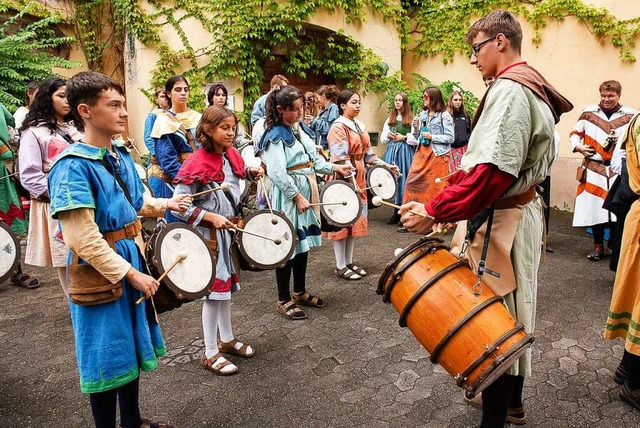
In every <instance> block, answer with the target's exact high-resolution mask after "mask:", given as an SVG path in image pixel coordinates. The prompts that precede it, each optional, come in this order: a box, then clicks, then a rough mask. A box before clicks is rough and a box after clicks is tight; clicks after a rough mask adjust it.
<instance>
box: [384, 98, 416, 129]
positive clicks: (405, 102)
mask: <svg viewBox="0 0 640 428" xmlns="http://www.w3.org/2000/svg"><path fill="white" fill-rule="evenodd" d="M398 95H400V96H401V97H402V110H401V111H400V115H401V116H402V125H403V126H411V121H412V120H413V113H412V112H411V104H409V97H408V96H407V94H405V93H404V92H398V93H397V94H396V96H395V97H393V102H394V106H393V108H392V109H391V113H390V114H389V126H394V125H395V124H396V121H397V120H396V118H397V116H398V112H397V111H396V106H395V100H396V97H397V96H398Z"/></svg>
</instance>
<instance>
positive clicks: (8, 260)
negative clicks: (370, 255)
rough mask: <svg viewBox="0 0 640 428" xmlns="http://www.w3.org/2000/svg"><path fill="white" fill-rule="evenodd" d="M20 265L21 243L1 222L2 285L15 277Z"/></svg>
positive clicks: (0, 269)
mask: <svg viewBox="0 0 640 428" xmlns="http://www.w3.org/2000/svg"><path fill="white" fill-rule="evenodd" d="M19 263H20V242H19V241H18V238H17V237H16V235H15V234H14V233H13V231H12V230H11V228H10V227H9V226H7V225H6V224H4V223H3V222H1V221H0V284H2V283H3V282H4V281H5V280H7V279H8V278H9V277H10V276H12V275H15V274H16V272H17V270H18V264H19Z"/></svg>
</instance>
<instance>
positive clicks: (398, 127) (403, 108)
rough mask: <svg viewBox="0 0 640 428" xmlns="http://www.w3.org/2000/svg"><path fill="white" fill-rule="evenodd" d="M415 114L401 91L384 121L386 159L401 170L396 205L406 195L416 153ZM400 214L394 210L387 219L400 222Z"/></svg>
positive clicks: (398, 178) (382, 138) (382, 135)
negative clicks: (412, 125) (405, 190)
mask: <svg viewBox="0 0 640 428" xmlns="http://www.w3.org/2000/svg"><path fill="white" fill-rule="evenodd" d="M412 121H413V114H412V113H411V104H409V98H408V97H407V94H405V93H402V92H399V93H397V94H396V96H395V97H394V98H393V110H392V111H391V113H390V114H389V118H388V119H387V120H386V122H385V123H384V127H383V128H382V134H380V141H382V143H383V144H386V145H387V150H386V151H385V152H384V161H385V162H386V163H388V164H390V165H396V166H397V167H398V169H399V170H400V175H399V176H398V177H397V178H396V183H397V185H398V190H397V192H396V197H395V203H396V205H401V204H402V198H403V197H404V181H405V179H406V177H407V175H408V174H409V169H410V168H411V162H413V155H415V153H416V146H417V145H418V140H416V139H415V137H414V136H413V134H412V133H411V123H412ZM399 222H400V215H399V214H398V210H397V209H395V210H394V211H393V215H392V216H391V218H390V219H389V220H388V221H387V224H398V223H399Z"/></svg>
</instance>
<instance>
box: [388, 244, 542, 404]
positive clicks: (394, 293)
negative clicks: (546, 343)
mask: <svg viewBox="0 0 640 428" xmlns="http://www.w3.org/2000/svg"><path fill="white" fill-rule="evenodd" d="M412 247H413V248H409V249H408V250H405V252H403V253H402V254H400V255H399V256H398V257H397V258H396V259H395V260H393V261H392V262H390V263H389V264H388V265H387V268H386V269H385V273H383V275H382V277H381V279H380V284H379V288H378V293H379V294H382V292H385V291H387V290H388V288H389V287H390V286H392V289H391V294H390V295H389V298H390V303H391V304H392V305H393V306H394V308H395V309H396V311H398V313H402V312H403V310H405V306H406V305H407V303H408V302H409V301H410V300H411V299H412V297H413V296H414V295H415V294H416V293H417V292H418V290H419V289H420V288H421V287H422V286H423V285H424V284H425V283H427V282H429V280H430V279H432V278H433V277H434V276H436V275H438V274H439V273H440V272H441V271H442V270H443V269H445V268H447V267H448V266H451V265H452V264H455V263H456V262H458V259H457V258H456V257H455V256H454V255H452V254H451V253H449V251H448V247H446V246H445V245H443V244H442V241H440V240H424V239H423V240H421V241H419V244H418V245H416V244H414V245H413V246H412ZM422 251H424V253H423V254H422V256H419V254H420V253H421V252H422ZM414 257H417V258H418V259H417V261H415V263H413V264H412V265H410V266H409V267H408V268H407V269H406V271H404V272H403V273H402V275H401V276H400V277H399V278H398V279H397V280H395V284H393V283H394V277H395V276H394V275H395V274H394V272H398V271H399V270H400V269H402V267H403V266H404V265H405V264H407V262H408V261H409V260H411V259H412V258H414ZM476 282H477V277H476V275H475V274H474V273H473V272H472V271H471V270H470V269H469V268H468V267H466V266H461V267H457V268H454V269H453V270H451V271H450V272H448V273H446V274H444V275H443V276H442V277H441V278H440V279H438V280H436V281H435V282H433V285H432V286H430V287H429V288H428V289H427V290H426V291H425V292H424V294H422V295H421V296H420V297H419V298H418V299H417V300H416V302H415V304H414V306H413V307H412V308H411V309H410V311H409V312H408V315H407V316H406V326H407V327H408V328H409V330H410V331H411V332H412V333H413V335H414V336H415V337H416V339H418V341H419V342H420V343H421V344H422V346H424V348H425V349H426V350H427V351H428V352H429V353H430V354H432V353H433V352H434V351H435V350H436V348H437V347H438V345H439V343H440V342H441V341H442V340H443V338H444V337H445V336H446V335H447V334H448V333H449V334H451V333H450V331H452V330H453V329H454V328H455V326H456V325H457V324H458V323H460V322H461V320H463V318H464V317H465V316H467V315H468V314H469V313H470V312H472V311H474V309H475V308H477V307H478V305H481V304H483V302H486V303H489V301H490V299H492V298H494V300H496V301H495V302H494V303H489V304H488V305H487V306H486V307H485V308H484V309H482V310H480V311H478V312H477V313H476V314H475V315H474V316H472V317H471V318H470V319H469V320H468V321H466V322H465V323H464V324H463V325H462V327H460V328H459V329H458V330H457V331H456V332H455V333H453V335H451V337H450V339H449V340H448V341H447V342H446V344H445V345H444V346H442V345H441V348H440V350H439V354H438V355H437V356H436V361H434V359H433V355H432V362H437V363H438V364H440V365H441V366H442V367H443V368H444V369H445V370H446V371H447V372H448V373H449V374H451V375H452V376H453V377H454V378H456V380H457V382H458V385H459V386H461V387H462V388H464V389H465V391H466V393H467V395H468V396H474V395H476V394H477V393H478V392H480V391H482V390H483V389H485V388H486V387H487V386H488V385H490V384H491V382H492V381H493V380H495V378H497V377H498V376H499V375H501V374H502V373H504V372H505V371H506V370H508V369H509V367H510V366H511V365H512V364H513V363H514V362H515V360H516V359H517V358H518V357H519V356H521V355H522V354H523V353H524V352H525V351H526V349H527V347H528V346H529V344H530V343H531V342H532V341H533V336H531V335H528V334H527V333H526V332H525V331H524V330H523V329H522V328H519V329H518V327H521V325H518V324H517V323H516V321H515V320H514V319H513V317H512V316H511V315H510V314H509V312H508V311H507V309H506V308H505V307H504V305H503V303H502V299H495V295H494V294H493V293H492V292H491V290H489V288H488V287H487V286H486V285H483V287H482V291H481V293H480V294H479V295H475V294H474V292H473V291H472V287H473V285H474V284H475V283H476ZM505 336H506V339H505ZM500 339H504V340H503V341H502V343H500V344H499V345H498V348H497V349H496V350H495V351H494V352H493V353H491V354H488V355H485V356H484V357H483V354H485V350H486V346H491V345H493V344H494V343H496V342H497V341H499V340H500ZM503 359H504V360H503ZM477 360H481V361H480V362H479V363H478V361H477ZM474 361H475V362H476V364H478V365H477V367H475V369H472V370H471V371H470V372H469V373H468V374H466V377H465V378H462V377H461V376H459V375H462V374H463V373H465V371H467V370H469V369H470V366H471V365H472V364H474Z"/></svg>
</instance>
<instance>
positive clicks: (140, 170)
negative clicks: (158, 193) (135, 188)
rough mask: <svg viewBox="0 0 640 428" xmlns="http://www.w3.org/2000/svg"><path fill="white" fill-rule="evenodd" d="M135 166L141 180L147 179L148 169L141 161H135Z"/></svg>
mask: <svg viewBox="0 0 640 428" xmlns="http://www.w3.org/2000/svg"><path fill="white" fill-rule="evenodd" d="M133 166H134V167H135V168H136V172H137V173H138V177H140V180H142V181H147V178H148V177H147V169H146V168H145V167H143V166H142V165H140V164H139V163H134V164H133Z"/></svg>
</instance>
